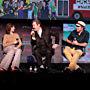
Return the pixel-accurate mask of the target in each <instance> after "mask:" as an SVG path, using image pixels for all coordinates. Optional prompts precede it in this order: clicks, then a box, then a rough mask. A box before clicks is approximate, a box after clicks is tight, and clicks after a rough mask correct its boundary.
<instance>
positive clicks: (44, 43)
mask: <svg viewBox="0 0 90 90" xmlns="http://www.w3.org/2000/svg"><path fill="white" fill-rule="evenodd" d="M51 35H52V33H51V31H50V30H48V29H43V30H42V36H41V38H40V37H39V35H38V34H37V32H35V38H36V40H33V39H32V37H31V45H32V50H35V49H39V50H40V52H41V53H45V52H46V50H49V51H50V52H52V54H54V50H53V49H52V39H51ZM32 52H33V51H32Z"/></svg>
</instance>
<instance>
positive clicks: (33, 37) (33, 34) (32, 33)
mask: <svg viewBox="0 0 90 90" xmlns="http://www.w3.org/2000/svg"><path fill="white" fill-rule="evenodd" d="M31 36H32V39H33V40H36V38H35V31H33V30H32V31H31Z"/></svg>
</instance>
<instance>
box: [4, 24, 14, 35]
mask: <svg viewBox="0 0 90 90" xmlns="http://www.w3.org/2000/svg"><path fill="white" fill-rule="evenodd" d="M13 26H14V24H12V23H8V24H7V25H6V34H10V31H11V28H12V27H13Z"/></svg>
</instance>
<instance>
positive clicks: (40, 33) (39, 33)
mask: <svg viewBox="0 0 90 90" xmlns="http://www.w3.org/2000/svg"><path fill="white" fill-rule="evenodd" d="M37 33H38V35H39V37H40V38H41V36H42V29H41V28H40V29H39V30H38V31H37Z"/></svg>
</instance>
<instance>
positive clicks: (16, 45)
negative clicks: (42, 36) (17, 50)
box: [15, 38, 19, 46]
mask: <svg viewBox="0 0 90 90" xmlns="http://www.w3.org/2000/svg"><path fill="white" fill-rule="evenodd" d="M18 40H19V39H18V38H16V41H17V43H16V44H15V46H17V45H18V44H19V41H18Z"/></svg>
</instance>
